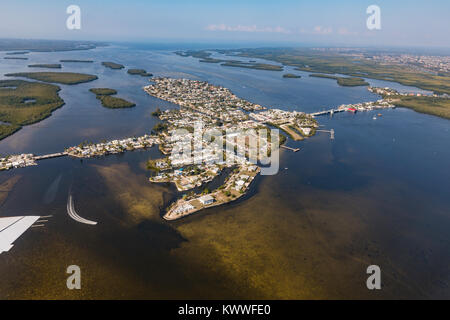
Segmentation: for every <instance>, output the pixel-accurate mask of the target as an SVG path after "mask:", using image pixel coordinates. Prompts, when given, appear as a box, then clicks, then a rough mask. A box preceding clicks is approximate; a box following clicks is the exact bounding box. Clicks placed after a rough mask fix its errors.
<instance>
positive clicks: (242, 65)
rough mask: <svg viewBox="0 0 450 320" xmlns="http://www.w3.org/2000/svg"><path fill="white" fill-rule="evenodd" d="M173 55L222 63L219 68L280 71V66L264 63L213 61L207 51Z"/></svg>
mask: <svg viewBox="0 0 450 320" xmlns="http://www.w3.org/2000/svg"><path fill="white" fill-rule="evenodd" d="M175 54H177V55H179V56H182V57H193V58H198V59H200V60H199V61H200V62H207V63H219V62H223V63H222V64H221V66H225V67H237V68H247V69H256V70H269V71H282V70H283V67H282V66H276V65H273V64H266V63H256V62H255V61H251V62H244V61H239V60H223V59H215V58H211V53H210V52H207V51H203V50H200V51H195V50H187V51H177V52H175Z"/></svg>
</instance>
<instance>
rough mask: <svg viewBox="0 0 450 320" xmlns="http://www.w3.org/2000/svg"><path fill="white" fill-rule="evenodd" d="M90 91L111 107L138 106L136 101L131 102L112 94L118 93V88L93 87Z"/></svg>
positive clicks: (106, 105) (103, 104) (104, 104)
mask: <svg viewBox="0 0 450 320" xmlns="http://www.w3.org/2000/svg"><path fill="white" fill-rule="evenodd" d="M89 91H90V92H92V93H94V94H95V95H96V98H97V99H99V100H100V102H101V103H102V106H104V107H105V108H110V109H120V108H132V107H134V106H136V104H135V103H133V102H129V101H127V100H125V99H122V98H117V97H112V96H111V95H114V94H117V90H114V89H109V88H92V89H89Z"/></svg>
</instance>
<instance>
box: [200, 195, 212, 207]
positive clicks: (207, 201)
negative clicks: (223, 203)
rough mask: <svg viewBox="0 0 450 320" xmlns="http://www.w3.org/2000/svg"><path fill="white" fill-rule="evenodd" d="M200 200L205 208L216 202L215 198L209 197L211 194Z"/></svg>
mask: <svg viewBox="0 0 450 320" xmlns="http://www.w3.org/2000/svg"><path fill="white" fill-rule="evenodd" d="M198 200H199V201H200V202H201V203H202V204H203V205H204V206H206V205H208V204H211V203H213V202H214V198H213V197H212V196H211V195H209V194H207V195H205V196H202V197H200V198H199V199H198Z"/></svg>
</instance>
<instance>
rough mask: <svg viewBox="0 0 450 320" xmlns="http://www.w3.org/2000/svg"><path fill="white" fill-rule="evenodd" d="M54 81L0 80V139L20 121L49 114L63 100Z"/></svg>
mask: <svg viewBox="0 0 450 320" xmlns="http://www.w3.org/2000/svg"><path fill="white" fill-rule="evenodd" d="M59 90H60V88H59V87H58V86H55V85H51V84H45V83H39V82H28V81H24V80H1V81H0V121H2V122H3V124H1V125H0V139H3V138H5V137H7V136H9V135H11V134H13V133H14V132H16V131H17V130H19V129H20V128H21V127H22V126H24V125H29V124H32V123H36V122H39V121H41V120H42V119H45V118H47V117H49V116H50V115H51V114H52V112H53V111H54V110H56V109H58V108H59V107H61V106H62V105H63V104H64V101H63V100H62V99H61V98H60V97H59V95H58V91H59Z"/></svg>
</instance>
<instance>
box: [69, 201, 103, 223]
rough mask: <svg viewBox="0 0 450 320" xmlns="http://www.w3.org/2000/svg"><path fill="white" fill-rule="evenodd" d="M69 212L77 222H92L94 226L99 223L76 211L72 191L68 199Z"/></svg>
mask: <svg viewBox="0 0 450 320" xmlns="http://www.w3.org/2000/svg"><path fill="white" fill-rule="evenodd" d="M67 214H68V215H69V217H71V218H72V219H73V220H75V221H77V222H80V223H84V224H90V225H94V226H95V225H96V224H97V222H95V221H91V220H87V219H84V218H82V217H80V216H79V215H78V214H77V212H76V211H75V206H74V204H73V197H72V194H71V193H69V198H68V199H67Z"/></svg>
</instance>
